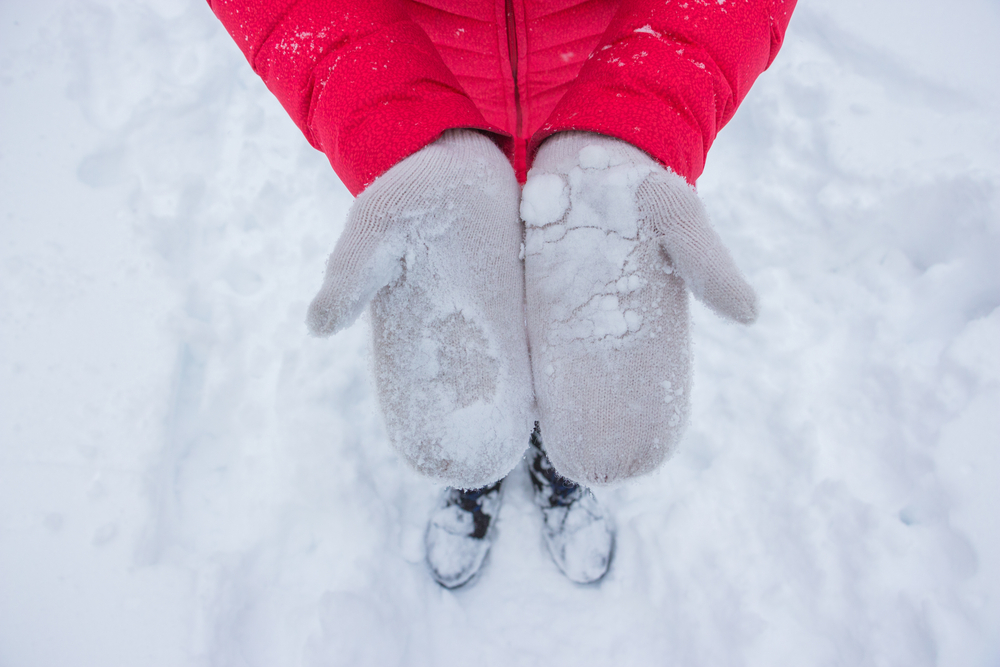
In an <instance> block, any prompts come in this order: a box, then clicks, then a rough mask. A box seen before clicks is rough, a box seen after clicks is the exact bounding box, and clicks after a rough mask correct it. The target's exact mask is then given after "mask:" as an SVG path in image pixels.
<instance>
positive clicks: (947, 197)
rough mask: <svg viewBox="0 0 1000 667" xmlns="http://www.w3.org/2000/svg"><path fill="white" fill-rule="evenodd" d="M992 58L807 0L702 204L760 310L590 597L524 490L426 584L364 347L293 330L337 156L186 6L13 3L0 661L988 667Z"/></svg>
mask: <svg viewBox="0 0 1000 667" xmlns="http://www.w3.org/2000/svg"><path fill="white" fill-rule="evenodd" d="M997 34H1000V16H998V11H997V6H996V3H995V2H990V1H988V0H961V1H959V2H955V3H940V2H917V3H912V2H903V1H902V0H885V1H884V2H879V3H868V2H860V1H859V0H841V1H838V2H834V1H833V0H815V1H814V2H808V3H806V2H803V3H800V6H799V8H798V9H797V11H796V14H795V16H794V17H793V18H792V22H791V25H790V27H789V29H788V34H787V39H786V42H785V45H784V47H783V49H782V51H781V53H780V54H779V55H778V57H777V59H776V60H775V62H774V64H773V65H772V67H771V68H770V70H769V71H767V72H765V73H764V74H763V75H762V76H761V77H760V79H759V80H758V82H757V84H756V86H755V87H754V89H753V90H752V91H751V92H750V94H749V96H748V97H747V99H746V101H745V102H744V104H743V106H742V108H741V109H740V110H739V112H738V113H737V114H736V117H735V119H734V121H733V122H732V123H731V124H730V125H729V126H728V127H727V128H726V129H725V130H723V131H722V133H721V134H720V135H719V137H718V139H717V141H716V143H715V146H714V147H713V149H712V153H711V154H710V155H709V158H708V166H707V171H706V173H705V175H704V176H703V177H702V178H701V180H700V182H699V194H700V195H701V197H702V199H703V200H704V202H705V205H706V207H707V209H708V212H709V214H710V217H711V219H712V221H713V223H714V224H715V225H716V227H717V229H718V231H719V233H720V235H721V237H722V238H723V239H725V241H726V244H727V245H728V246H729V248H730V249H731V251H732V253H733V257H734V259H735V260H736V263H737V264H738V265H739V266H740V267H741V268H743V269H744V270H745V271H746V275H747V277H748V278H749V280H750V282H751V283H752V284H753V285H754V286H755V287H756V288H757V290H758V293H759V295H760V314H759V318H758V320H757V323H756V324H755V325H754V326H753V327H752V328H749V329H748V328H744V327H737V326H733V325H731V324H730V323H728V322H725V321H723V320H721V319H719V318H718V317H716V316H715V315H714V314H713V313H711V312H709V311H708V310H707V309H705V308H703V307H701V306H700V305H698V304H697V303H695V304H694V305H693V306H692V309H691V317H692V322H693V334H692V335H693V340H694V344H695V362H694V366H693V378H694V382H693V385H692V393H691V416H690V426H689V429H688V431H687V432H686V435H685V436H684V439H683V441H682V442H681V443H680V444H679V447H678V449H677V453H676V455H675V456H674V457H673V459H672V460H671V461H670V462H668V463H667V464H666V465H664V466H663V467H662V468H661V471H660V472H659V473H658V474H656V475H655V476H651V477H647V478H644V479H641V480H639V481H637V482H635V483H632V484H629V485H627V486H624V487H621V488H617V489H598V490H597V495H598V497H599V498H600V499H601V500H602V501H603V502H604V503H605V504H606V505H607V506H608V508H609V509H610V510H611V511H612V513H613V515H614V516H615V520H616V524H617V526H618V535H617V549H616V554H615V561H614V564H613V566H612V568H611V571H610V572H609V573H608V575H607V576H606V577H605V578H604V579H603V580H602V581H601V582H600V584H598V585H596V586H577V585H574V584H572V583H570V582H569V581H568V580H566V579H565V578H564V577H563V576H562V575H561V574H560V573H559V571H558V569H557V568H556V566H555V565H554V564H553V563H552V562H551V559H550V558H549V555H548V554H547V553H546V550H545V546H544V544H543V543H542V540H541V537H540V531H541V517H540V515H539V513H538V510H537V508H536V507H535V505H534V503H533V502H532V500H531V489H530V484H529V482H528V481H527V479H526V472H525V471H524V470H523V469H516V470H515V471H514V473H513V474H512V475H511V477H510V478H509V479H508V481H507V482H506V484H507V486H506V488H505V493H504V504H503V507H502V509H501V511H500V516H499V519H498V523H497V538H496V542H495V544H494V546H493V549H492V551H491V554H490V558H489V561H488V563H487V565H486V568H485V570H484V571H483V573H482V576H481V577H480V578H479V580H478V581H477V582H475V584H474V585H473V586H472V587H470V588H467V589H464V590H459V591H456V592H448V591H444V590H442V589H441V588H440V587H439V586H438V585H437V584H435V583H434V582H433V581H432V580H431V578H430V576H429V575H428V573H427V568H426V565H425V563H424V547H423V535H424V530H425V527H426V521H427V517H428V516H429V513H430V512H431V510H432V508H433V507H434V506H435V502H436V498H437V497H438V495H439V492H440V489H438V488H435V487H434V486H433V485H431V484H429V483H428V482H426V481H425V480H423V479H422V478H420V477H419V476H418V475H415V474H414V473H412V472H410V471H409V469H408V468H407V467H406V466H405V464H403V463H402V462H401V461H400V460H399V459H398V458H397V456H396V455H395V454H394V453H393V452H392V451H391V448H390V446H389V443H388V438H387V436H386V433H385V430H384V427H383V426H382V422H381V417H380V416H379V412H378V408H377V404H376V398H375V393H374V390H373V388H372V385H371V382H370V380H369V374H368V352H367V349H368V335H369V334H368V331H367V330H366V327H365V326H356V327H353V328H350V329H348V330H346V331H343V332H341V333H339V334H337V336H335V337H334V338H332V339H323V340H319V339H315V338H313V337H310V336H309V335H308V334H307V332H306V330H305V326H304V325H303V322H302V320H303V315H304V313H305V312H306V307H307V305H308V303H309V300H310V299H311V297H312V295H313V294H314V293H315V291H316V290H317V289H318V288H319V286H320V284H321V282H322V279H323V267H324V260H325V257H326V255H327V254H328V253H329V251H330V249H331V248H332V247H333V246H334V243H335V242H336V240H337V238H338V236H339V234H340V233H341V231H342V223H343V221H344V220H345V219H346V214H347V211H348V209H349V208H350V206H351V204H352V198H351V197H350V196H349V194H348V193H347V191H346V190H345V189H344V188H343V187H342V186H341V185H340V184H339V183H338V182H337V180H336V177H335V175H334V174H333V173H332V170H331V169H330V167H329V165H328V163H327V161H326V159H325V158H324V157H323V156H322V155H320V154H319V153H317V152H315V151H314V150H312V149H311V148H310V147H309V146H308V145H307V144H306V142H305V140H304V139H303V138H302V136H301V135H300V133H299V132H298V130H297V129H296V128H295V127H294V125H293V124H292V123H291V122H290V121H289V120H288V118H287V116H286V114H285V113H284V111H283V110H282V109H281V108H280V106H279V105H278V103H277V102H276V101H275V100H274V99H273V97H272V96H271V95H270V93H269V92H268V91H267V90H266V89H265V87H264V86H263V84H262V83H261V82H260V80H259V79H258V78H257V77H256V75H254V74H253V72H252V71H251V70H250V67H249V66H248V65H247V63H246V61H245V60H244V59H243V57H242V55H241V54H240V52H239V50H238V49H237V48H236V46H235V45H234V44H233V43H232V40H231V39H230V38H229V36H228V35H226V34H225V32H224V31H223V29H222V28H221V26H220V25H219V24H218V22H217V20H216V19H215V18H214V17H213V16H212V15H211V13H210V12H209V9H208V7H207V6H206V4H205V3H204V2H203V1H202V0H149V1H147V2H142V3H137V2H126V1H124V0H98V1H94V0H85V1H82V2H69V1H68V0H52V1H51V2H7V3H4V4H3V5H2V6H0V88H2V90H0V96H2V99H3V101H4V103H3V104H2V105H0V127H2V128H3V131H2V132H0V225H2V230H3V232H2V234H0V664H2V665H4V667H36V666H38V665H80V666H88V667H89V666H92V665H93V666H100V667H133V666H135V665H143V666H144V667H158V666H163V667H188V666H191V667H202V666H204V667H207V666H211V667H229V666H254V667H257V666H261V667H273V666H275V665H281V666H288V665H305V666H309V667H318V666H327V667H328V666H331V665H353V666H363V665H378V666H389V665H407V666H418V667H419V666H423V665H428V666H430V665H434V666H438V665H457V664H476V665H482V666H484V667H488V666H491V665H513V664H517V665H527V666H533V665H560V664H572V665H607V664H618V665H685V666H704V667H718V666H720V665H748V666H755V665H759V666H761V667H773V666H775V665H827V666H833V665H837V666H844V667H864V666H875V665H905V666H906V667H923V666H930V665H942V666H946V667H967V666H972V667H987V666H990V665H996V664H998V662H1000V633H998V628H1000V526H998V521H997V518H996V509H995V508H996V507H998V506H1000V487H998V485H997V483H996V480H997V479H1000V449H998V448H997V442H998V441H1000V421H998V414H1000V409H998V408H1000V346H998V345H997V341H998V340H1000V274H998V271H997V257H998V256H1000V164H998V161H1000V158H998V156H1000V126H998V124H997V123H996V119H997V117H998V115H1000V77H998V76H996V74H997V72H996V68H997V63H998V62H1000V52H998V51H1000V42H998V41H997V40H996V35H997Z"/></svg>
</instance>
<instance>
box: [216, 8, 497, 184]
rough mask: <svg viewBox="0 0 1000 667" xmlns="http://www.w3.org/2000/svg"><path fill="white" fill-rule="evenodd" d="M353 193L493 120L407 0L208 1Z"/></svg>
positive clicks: (275, 93) (259, 73) (266, 82)
mask: <svg viewBox="0 0 1000 667" xmlns="http://www.w3.org/2000/svg"><path fill="white" fill-rule="evenodd" d="M208 3H209V5H210V6H211V8H212V11H214V12H215V14H216V15H217V16H218V17H219V19H220V20H221V21H222V23H223V24H224V25H225V27H226V29H227V30H228V31H229V33H230V34H231V35H232V37H233V39H234V40H236V43H237V44H238V45H239V47H240V49H242V51H243V54H244V55H245V56H246V58H247V60H248V61H249V62H250V65H251V66H252V67H253V69H254V71H255V72H256V73H257V74H258V75H260V77H261V78H262V79H263V80H264V83H265V84H266V85H267V87H268V88H269V89H270V90H271V92H272V93H274V95H275V96H276V97H277V98H278V100H279V101H280V102H281V104H282V105H283V106H284V107H285V109H286V110H287V111H288V113H289V115H291V117H292V119H293V120H294V121H295V123H296V124H297V125H298V126H299V128H300V129H301V130H302V132H303V133H304V134H305V136H306V138H307V139H308V140H309V143H311V144H312V145H313V146H315V147H316V148H318V149H319V150H321V151H323V152H324V153H326V155H327V157H328V158H329V159H330V163H331V164H332V165H333V168H334V170H335V171H336V172H337V174H338V175H339V176H340V178H341V180H343V181H344V184H345V185H346V186H347V187H348V189H349V190H350V191H351V192H352V193H353V194H355V195H356V194H358V193H360V192H361V191H362V190H364V189H365V188H366V187H367V186H368V185H369V184H370V183H371V182H372V181H373V180H375V178H376V177H378V176H380V175H381V174H382V173H384V172H385V171H386V170H388V169H389V168H390V167H392V166H393V165H394V164H396V163H397V162H399V161H400V160H402V159H403V158H405V157H406V156H408V155H410V154H412V153H414V152H416V151H417V150H419V149H420V148H423V147H424V146H426V145H427V144H429V143H430V142H432V141H434V139H436V138H437V136H438V135H440V134H441V132H443V131H444V130H446V129H448V128H453V127H472V128H480V129H484V130H490V131H498V130H496V128H493V127H491V126H490V125H489V124H488V123H487V122H486V120H485V119H484V118H483V115H482V114H481V113H480V112H479V110H478V109H476V106H475V105H474V104H473V103H472V101H471V100H470V99H469V97H468V96H467V95H466V94H465V92H464V91H463V90H462V88H461V86H460V85H459V83H458V81H457V80H456V79H455V76H454V75H453V74H452V73H451V71H449V69H448V68H447V67H446V66H445V64H444V62H443V61H442V60H441V57H440V55H438V52H437V51H436V50H435V48H434V46H433V44H431V41H430V40H429V39H428V37H427V35H426V34H425V33H424V32H423V31H422V30H421V29H420V28H419V27H418V26H417V25H416V24H415V23H413V21H411V20H410V18H409V16H408V14H407V12H406V11H405V9H404V8H403V5H402V3H401V2H400V0H370V1H369V2H357V0H353V1H351V0H208Z"/></svg>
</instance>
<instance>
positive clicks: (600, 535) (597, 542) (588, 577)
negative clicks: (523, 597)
mask: <svg viewBox="0 0 1000 667" xmlns="http://www.w3.org/2000/svg"><path fill="white" fill-rule="evenodd" d="M529 456H530V459H529V464H528V472H529V473H530V474H531V483H532V485H533V486H534V487H535V504H536V505H538V507H539V508H540V509H541V510H542V516H543V517H544V519H545V523H544V525H543V526H542V536H543V537H544V538H545V544H546V545H547V546H548V548H549V553H550V554H551V555H552V560H554V561H555V562H556V565H558V566H559V569H560V570H562V572H563V574H565V575H566V576H567V577H568V578H569V579H570V580H571V581H575V582H576V583H578V584H590V583H593V582H595V581H598V580H600V579H601V577H603V576H604V575H605V574H607V572H608V568H609V567H610V566H611V557H612V555H613V553H614V548H615V532H614V527H613V526H612V523H611V518H610V516H609V515H608V513H607V511H606V510H605V509H604V507H602V506H601V504H600V503H599V502H598V501H597V498H595V497H594V494H593V493H591V492H590V491H589V490H588V489H585V488H583V487H582V486H580V485H579V484H577V483H575V482H572V481H570V480H568V479H566V478H565V477H560V476H559V473H557V472H556V470H555V468H553V467H552V463H550V462H549V459H548V457H547V456H545V450H544V449H543V448H542V435H541V431H540V430H539V428H538V424H537V423H536V424H535V431H534V433H532V434H531V449H530V450H529Z"/></svg>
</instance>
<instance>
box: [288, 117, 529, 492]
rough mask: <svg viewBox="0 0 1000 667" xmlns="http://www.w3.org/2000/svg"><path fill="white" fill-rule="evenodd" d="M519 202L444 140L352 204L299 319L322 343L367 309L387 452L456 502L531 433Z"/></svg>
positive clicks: (464, 138) (505, 177)
mask: <svg viewBox="0 0 1000 667" xmlns="http://www.w3.org/2000/svg"><path fill="white" fill-rule="evenodd" d="M519 194H520V193H519V187H518V183H517V179H516V178H515V176H514V171H513V169H512V168H511V166H510V163H509V162H508V161H507V159H506V158H505V157H504V155H503V153H501V151H500V150H499V149H498V148H497V147H496V146H495V145H494V144H493V143H492V142H491V141H490V140H489V139H487V138H486V137H485V136H483V135H482V134H479V133H478V132H474V131H472V130H449V131H447V132H445V133H444V134H443V135H442V136H441V138H440V139H438V140H437V141H436V142H434V143H433V144H430V145H429V146H426V147H425V148H423V149H422V150H420V151H418V152H417V153H415V154H413V155H411V156H409V157H408V158H406V159H405V160H403V161H402V162H400V163H399V164H397V165H396V166H394V167H393V168H392V169H390V170H389V171H387V172H386V173H385V174H384V175H382V176H381V177H379V178H378V179H377V180H376V181H375V182H374V183H372V185H371V186H369V187H368V189H367V190H365V191H364V192H363V193H362V194H361V195H360V196H359V197H358V198H357V200H356V201H355V203H354V206H353V207H352V208H351V210H350V213H349V214H348V219H347V225H346V227H345V229H344V232H343V234H342V235H341V237H340V239H339V240H338V242H337V246H336V247H335V248H334V250H333V254H332V255H331V256H330V260H329V262H328V264H327V270H326V279H325V281H324V283H323V287H322V289H321V290H320V291H319V294H317V295H316V298H315V299H313V302H312V304H311V305H310V306H309V315H308V320H307V323H308V325H309V329H310V330H311V331H312V332H313V333H314V334H316V335H321V336H325V335H330V334H333V333H336V332H337V331H339V330H341V329H343V328H345V327H347V326H350V325H351V324H352V323H353V322H354V321H355V319H357V317H358V315H359V314H360V312H361V311H362V310H363V309H364V307H365V306H366V305H368V304H369V302H370V303H371V309H370V316H371V333H372V358H373V359H372V360H373V366H374V375H375V385H376V389H377V391H378V395H379V401H380V403H381V406H382V411H383V413H384V416H385V421H386V426H387V429H388V432H389V436H390V439H391V441H392V444H393V446H394V447H395V448H396V450H397V451H398V452H399V453H400V454H401V455H402V456H403V458H404V459H405V460H406V461H407V462H409V463H410V465H412V466H413V467H414V468H415V469H416V470H418V471H419V472H421V473H423V474H425V475H428V476H430V477H432V478H435V479H437V480H439V481H441V482H444V483H446V484H448V485H450V486H454V487H458V488H477V487H482V486H486V485H487V484H491V483H493V482H495V481H497V480H498V479H500V478H502V477H503V476H504V475H506V474H507V473H508V472H509V471H510V470H511V469H512V468H513V467H514V466H515V465H516V464H517V462H518V461H519V460H520V458H521V455H522V453H523V452H524V451H525V449H526V448H527V445H528V438H529V435H530V434H531V431H532V428H533V419H534V415H533V396H532V389H531V376H530V367H529V361H528V347H527V340H526V337H525V330H524V307H523V303H524V302H523V299H524V270H523V266H522V264H521V261H520V259H519V253H520V247H521V239H522V232H521V224H520V221H519V218H518V209H517V207H518V197H519Z"/></svg>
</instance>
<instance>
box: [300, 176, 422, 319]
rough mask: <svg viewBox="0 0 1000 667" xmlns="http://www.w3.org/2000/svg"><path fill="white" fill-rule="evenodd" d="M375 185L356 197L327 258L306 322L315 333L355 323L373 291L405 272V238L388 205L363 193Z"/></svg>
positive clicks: (373, 293)
mask: <svg viewBox="0 0 1000 667" xmlns="http://www.w3.org/2000/svg"><path fill="white" fill-rule="evenodd" d="M371 190H372V188H369V190H368V191H366V192H364V193H362V194H361V196H360V197H358V199H357V200H356V201H355V202H354V206H353V207H352V208H351V212H350V213H349V214H348V216H347V225H346V227H345V229H344V232H343V233H342V234H341V235H340V239H339V240H338V241H337V245H336V246H335V247H334V249H333V253H332V254H331V255H330V259H329V260H328V261H327V264H326V278H325V279H324V280H323V287H321V288H320V290H319V293H318V294H317V295H316V296H315V298H313V300H312V303H311V304H310V305H309V314H308V315H307V317H306V324H307V325H308V327H309V331H310V332H311V333H312V334H313V335H315V336H329V335H331V334H335V333H337V332H338V331H340V330H341V329H345V328H347V327H349V326H351V325H352V324H354V321H355V320H357V319H358V315H360V314H361V311H362V310H364V309H365V307H366V306H367V305H368V303H369V302H370V301H371V300H372V298H374V296H375V294H376V293H378V291H379V290H380V289H382V288H383V287H385V286H386V285H388V284H389V283H391V282H393V281H395V280H396V279H397V278H399V276H400V275H401V274H402V271H403V256H404V254H405V253H406V239H405V237H404V236H403V234H401V233H400V230H399V226H398V225H393V224H392V220H391V219H390V218H391V214H390V211H389V210H387V209H388V208H389V207H386V206H380V205H379V204H380V202H379V199H381V198H378V197H374V198H373V197H366V196H365V195H367V194H369V192H370V191H371ZM383 203H384V202H383ZM380 209H381V210H380Z"/></svg>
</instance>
